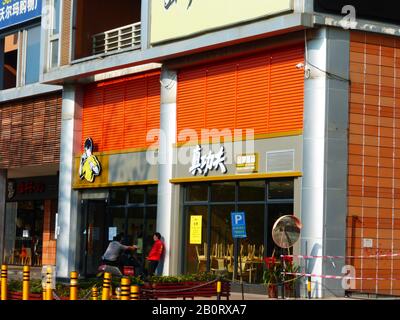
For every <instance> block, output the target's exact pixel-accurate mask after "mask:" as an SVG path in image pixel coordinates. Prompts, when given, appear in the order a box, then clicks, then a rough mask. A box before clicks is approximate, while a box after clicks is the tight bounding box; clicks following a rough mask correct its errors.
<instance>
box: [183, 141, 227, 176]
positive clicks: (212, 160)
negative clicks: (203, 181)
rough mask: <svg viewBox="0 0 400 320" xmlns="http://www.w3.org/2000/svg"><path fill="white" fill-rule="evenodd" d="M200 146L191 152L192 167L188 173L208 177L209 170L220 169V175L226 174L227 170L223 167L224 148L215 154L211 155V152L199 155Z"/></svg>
mask: <svg viewBox="0 0 400 320" xmlns="http://www.w3.org/2000/svg"><path fill="white" fill-rule="evenodd" d="M201 150H202V148H201V146H197V147H196V148H195V149H194V152H193V160H192V166H191V167H190V169H189V172H190V173H191V174H192V175H194V176H195V175H197V174H202V175H204V176H206V175H208V172H209V171H210V170H218V169H221V172H222V173H226V172H227V171H228V170H227V169H226V167H225V148H224V147H221V148H220V150H219V151H218V152H217V153H213V152H212V151H211V150H210V151H209V152H208V154H207V155H204V156H202V155H201Z"/></svg>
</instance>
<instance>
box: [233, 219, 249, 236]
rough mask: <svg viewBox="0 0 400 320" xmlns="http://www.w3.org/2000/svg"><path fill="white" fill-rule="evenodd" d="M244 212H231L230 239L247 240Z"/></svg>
mask: <svg viewBox="0 0 400 320" xmlns="http://www.w3.org/2000/svg"><path fill="white" fill-rule="evenodd" d="M245 216H246V215H245V213H244V212H231V222H232V238H234V239H235V238H247V234H246V218H245Z"/></svg>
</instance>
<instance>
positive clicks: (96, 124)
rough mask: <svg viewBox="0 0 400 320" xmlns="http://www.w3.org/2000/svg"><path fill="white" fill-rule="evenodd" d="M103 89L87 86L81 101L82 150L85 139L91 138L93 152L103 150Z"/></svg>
mask: <svg viewBox="0 0 400 320" xmlns="http://www.w3.org/2000/svg"><path fill="white" fill-rule="evenodd" d="M103 94H104V92H103V88H98V87H97V86H88V87H87V88H86V91H85V96H84V101H83V105H84V108H83V119H82V135H83V137H82V138H83V139H82V150H83V143H84V141H85V139H87V138H89V137H91V138H92V139H93V143H94V145H95V148H94V149H95V151H97V150H102V149H103V100H104V97H103Z"/></svg>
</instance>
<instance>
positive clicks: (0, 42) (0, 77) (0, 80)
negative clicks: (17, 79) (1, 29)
mask: <svg viewBox="0 0 400 320" xmlns="http://www.w3.org/2000/svg"><path fill="white" fill-rule="evenodd" d="M3 71H4V38H0V90H3V88H4V72H3Z"/></svg>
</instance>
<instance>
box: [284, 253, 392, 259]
mask: <svg viewBox="0 0 400 320" xmlns="http://www.w3.org/2000/svg"><path fill="white" fill-rule="evenodd" d="M284 257H292V258H300V259H346V258H352V259H372V258H388V257H400V253H389V254H374V255H369V256H303V255H281V258H284Z"/></svg>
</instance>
